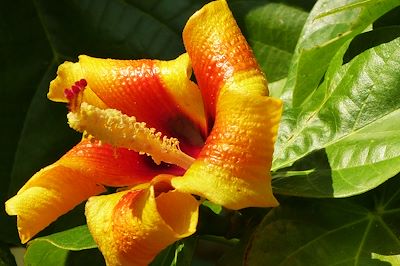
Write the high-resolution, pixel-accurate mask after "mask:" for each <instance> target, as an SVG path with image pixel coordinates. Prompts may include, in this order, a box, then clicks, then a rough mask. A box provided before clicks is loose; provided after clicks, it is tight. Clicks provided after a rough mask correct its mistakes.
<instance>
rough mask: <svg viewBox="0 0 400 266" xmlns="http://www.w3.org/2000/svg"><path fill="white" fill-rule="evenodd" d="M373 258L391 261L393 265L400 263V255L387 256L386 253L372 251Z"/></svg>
mask: <svg viewBox="0 0 400 266" xmlns="http://www.w3.org/2000/svg"><path fill="white" fill-rule="evenodd" d="M372 258H373V259H378V260H381V261H386V262H389V263H391V265H394V266H395V265H400V255H389V256H385V255H380V254H376V253H372Z"/></svg>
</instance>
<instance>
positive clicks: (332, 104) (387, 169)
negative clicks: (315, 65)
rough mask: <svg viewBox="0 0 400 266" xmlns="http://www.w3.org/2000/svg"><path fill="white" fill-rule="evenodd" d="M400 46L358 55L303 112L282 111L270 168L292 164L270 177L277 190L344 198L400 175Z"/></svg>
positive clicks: (388, 45) (399, 42)
mask: <svg viewBox="0 0 400 266" xmlns="http://www.w3.org/2000/svg"><path fill="white" fill-rule="evenodd" d="M399 45H400V38H397V39H395V40H394V41H392V42H389V43H386V44H382V45H380V46H377V47H375V48H373V49H370V50H368V51H366V52H364V53H362V54H361V55H359V56H357V57H356V58H355V59H354V60H352V61H351V62H350V63H348V64H346V65H344V66H342V67H340V68H339V69H337V71H336V72H335V73H334V74H332V75H333V77H332V78H329V79H327V80H326V81H325V82H324V83H323V84H322V85H321V87H320V88H319V89H318V90H317V91H316V92H315V93H314V94H313V95H312V97H310V98H309V100H307V101H306V102H305V103H304V105H303V106H302V107H301V108H287V109H286V110H285V112H284V115H283V119H282V123H281V128H280V134H279V137H278V141H277V145H276V150H275V157H274V162H273V169H274V170H277V169H281V168H284V167H288V166H290V165H292V164H293V163H294V162H296V161H297V164H295V165H293V167H292V168H288V169H285V170H282V171H280V172H278V173H275V174H274V177H275V179H274V180H273V186H274V188H275V189H276V190H275V191H276V192H278V193H282V194H288V195H299V196H300V195H301V196H308V197H332V196H334V197H343V196H349V195H354V194H359V193H361V192H364V191H367V190H369V189H372V188H374V187H376V186H377V185H379V184H381V183H382V182H384V181H386V180H387V179H389V178H390V177H392V176H393V175H395V174H397V173H398V172H399V171H400V145H399V143H400V139H399V136H400V134H398V132H399V130H400V123H399V122H398V117H399V115H398V114H399V113H398V112H399V108H400V102H399V101H397V100H396V99H397V97H398V95H399V94H400V89H399V88H400V72H399V71H398V69H399V68H400V65H399V62H400V50H399V49H398V47H399ZM332 73H333V71H332ZM317 151H319V152H318V153H317V154H318V156H317V157H318V158H320V160H319V161H316V163H313V161H315V156H314V157H313V154H311V153H312V152H314V153H315V152H317ZM300 159H301V160H300Z"/></svg>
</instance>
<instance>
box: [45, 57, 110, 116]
mask: <svg viewBox="0 0 400 266" xmlns="http://www.w3.org/2000/svg"><path fill="white" fill-rule="evenodd" d="M84 77H85V75H84V72H83V71H82V69H81V67H80V65H78V64H75V63H72V62H64V63H63V64H61V65H60V66H59V67H58V70H57V77H56V78H55V79H54V80H53V81H51V82H50V88H49V92H48V93H47V97H48V98H49V99H50V100H52V101H55V102H64V103H66V102H68V100H67V98H66V97H65V95H64V90H65V89H68V88H70V87H71V86H72V85H74V83H75V82H76V81H78V80H81V79H84ZM82 100H83V101H84V102H87V103H89V104H92V105H94V106H97V107H99V108H106V107H107V105H106V104H105V103H104V102H103V101H102V100H101V99H100V98H99V97H97V95H96V94H95V93H94V92H93V91H92V90H91V89H90V87H89V86H87V87H86V89H85V90H84V93H83V99H82Z"/></svg>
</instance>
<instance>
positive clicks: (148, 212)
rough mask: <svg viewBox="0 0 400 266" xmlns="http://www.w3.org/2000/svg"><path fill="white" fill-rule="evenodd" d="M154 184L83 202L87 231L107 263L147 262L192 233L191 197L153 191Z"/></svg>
mask: <svg viewBox="0 0 400 266" xmlns="http://www.w3.org/2000/svg"><path fill="white" fill-rule="evenodd" d="M161 182H164V181H161ZM156 185H157V184H154V183H153V184H152V185H150V184H149V185H148V186H144V185H140V186H139V187H136V188H133V189H131V190H128V191H123V192H119V193H115V194H111V195H107V196H98V197H92V198H90V199H89V201H88V202H87V204H86V217H87V222H88V226H89V230H90V232H91V233H92V235H93V238H94V239H95V241H96V242H97V244H98V246H99V249H100V251H101V252H102V253H103V255H104V257H105V260H106V263H107V265H148V264H149V263H150V262H151V261H152V260H153V258H154V257H155V256H156V255H157V254H158V253H159V252H160V251H161V250H162V249H164V248H165V247H167V246H168V245H170V244H172V243H173V242H175V241H176V240H178V239H181V238H183V237H187V236H189V235H191V234H193V233H194V232H195V230H196V225H197V219H198V202H197V201H196V200H195V198H194V197H193V196H191V195H190V194H185V193H181V192H178V191H165V192H161V193H160V194H157V193H156V192H155V189H156V188H155V186H156Z"/></svg>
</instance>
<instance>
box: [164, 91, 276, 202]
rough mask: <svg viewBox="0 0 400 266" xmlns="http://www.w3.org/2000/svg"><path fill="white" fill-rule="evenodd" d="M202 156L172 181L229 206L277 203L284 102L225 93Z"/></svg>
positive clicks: (219, 103) (191, 191)
mask: <svg viewBox="0 0 400 266" xmlns="http://www.w3.org/2000/svg"><path fill="white" fill-rule="evenodd" d="M224 94H225V95H224V96H223V97H222V96H221V97H220V99H219V101H218V103H217V113H216V120H215V124H214V127H213V129H212V131H211V134H210V136H209V137H208V138H207V141H206V144H205V146H204V148H203V149H202V150H201V152H200V154H199V157H198V159H197V160H196V161H195V162H194V164H193V165H192V166H191V167H190V168H189V169H188V171H187V172H186V173H185V175H184V176H183V177H175V178H174V179H173V180H172V185H173V186H174V187H175V188H176V189H177V190H179V191H182V192H187V193H192V194H196V195H200V196H202V197H205V198H207V199H209V200H210V201H212V202H214V203H217V204H220V205H223V206H225V207H227V208H230V209H241V208H246V207H271V206H276V205H278V202H277V201H276V199H275V198H274V196H273V194H272V188H271V176H270V173H269V172H270V168H271V162H272V154H273V147H274V142H275V138H276V135H277V130H278V125H279V120H280V116H281V105H282V103H281V101H280V100H276V99H273V98H271V97H266V96H248V95H247V96H244V95H241V94H238V93H232V92H225V93H224Z"/></svg>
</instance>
